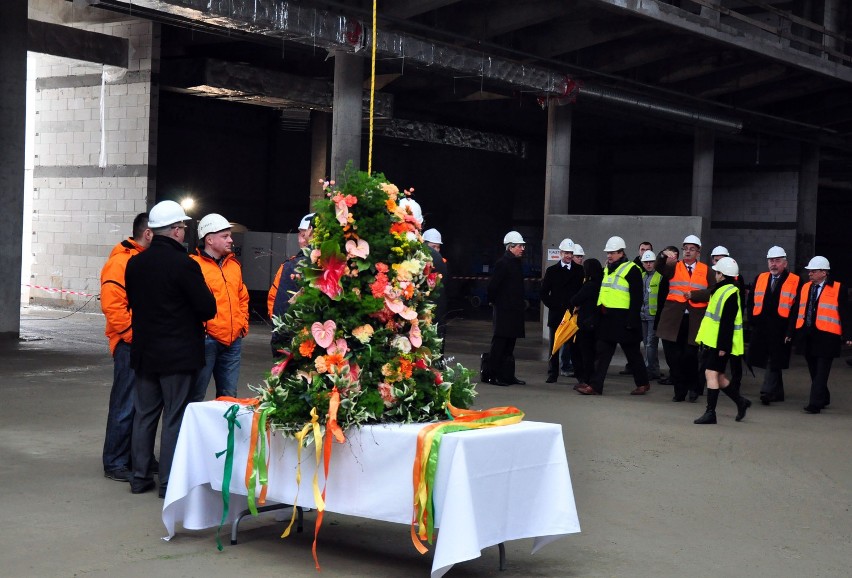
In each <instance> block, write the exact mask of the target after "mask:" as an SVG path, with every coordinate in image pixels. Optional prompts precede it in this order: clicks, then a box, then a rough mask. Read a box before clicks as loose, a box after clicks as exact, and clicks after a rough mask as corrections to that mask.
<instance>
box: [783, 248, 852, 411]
mask: <svg viewBox="0 0 852 578" xmlns="http://www.w3.org/2000/svg"><path fill="white" fill-rule="evenodd" d="M805 269H807V270H808V279H810V280H809V281H808V282H807V283H805V284H804V285H803V286H802V289H801V292H800V293H799V307H798V314H797V315H796V325H795V331H796V338H797V340H798V347H799V349H800V350H801V352H802V353H804V355H805V361H807V362H808V371H809V372H810V375H811V392H810V396H809V397H808V405H806V406H805V407H804V408H803V411H804V412H805V413H809V414H817V413H820V412H821V411H822V410H823V409H825V407H827V406H828V405H829V404H830V403H831V393H830V392H829V391H828V375H829V373H831V364H832V362H833V361H834V358H835V357H840V349H841V346H842V345H843V344H845V345H846V346H847V347H848V346H849V345H852V337H850V335H849V334H850V331H849V317H848V297H847V295H846V287H843V286H842V285H841V284H840V282H838V281H834V280H832V279H830V278H829V271H830V270H831V265H830V264H829V262H828V259H826V258H825V257H821V256H816V257H814V258H813V259H811V260H810V262H809V263H808V264H807V266H806V267H805ZM790 336H791V334H790V333H788V336H787V341H788V342H789V341H790Z"/></svg>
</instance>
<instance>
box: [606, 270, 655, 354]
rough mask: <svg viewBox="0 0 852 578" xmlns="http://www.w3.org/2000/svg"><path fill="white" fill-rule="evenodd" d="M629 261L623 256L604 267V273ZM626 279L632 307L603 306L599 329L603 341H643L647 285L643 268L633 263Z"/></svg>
mask: <svg viewBox="0 0 852 578" xmlns="http://www.w3.org/2000/svg"><path fill="white" fill-rule="evenodd" d="M627 262H628V260H627V257H622V258H621V259H619V260H618V261H616V262H615V263H613V264H612V265H607V266H606V267H604V275H606V273H607V272H608V271H614V270H615V269H617V268H618V267H619V266H620V265H621V264H622V263H627ZM624 279H625V280H626V281H627V286H628V287H629V289H630V308H629V309H612V308H608V309H604V308H601V310H600V320H599V323H598V330H597V338H598V339H600V340H601V341H609V342H613V343H634V342H638V341H642V320H641V318H640V316H639V314H640V312H641V311H642V303H643V302H644V301H645V286H644V285H643V283H642V270H641V268H640V267H638V266H636V265H635V264H631V267H630V268H629V269H628V271H627V274H626V275H625V276H624Z"/></svg>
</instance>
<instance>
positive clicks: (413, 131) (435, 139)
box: [375, 118, 527, 158]
mask: <svg viewBox="0 0 852 578" xmlns="http://www.w3.org/2000/svg"><path fill="white" fill-rule="evenodd" d="M375 133H376V135H377V136H383V137H387V138H394V139H401V140H411V141H417V142H427V143H433V144H440V145H446V146H454V147H461V148H470V149H477V150H483V151H489V152H495V153H502V154H507V155H513V156H518V157H521V158H525V157H526V154H527V143H526V142H524V141H522V140H519V139H516V138H513V137H510V136H506V135H501V134H496V133H490V132H483V131H478V130H470V129H465V128H459V127H455V126H447V125H441V124H435V123H431V122H418V121H415V120H404V119H398V118H395V119H391V120H386V121H384V122H382V123H381V124H379V125H376V127H375Z"/></svg>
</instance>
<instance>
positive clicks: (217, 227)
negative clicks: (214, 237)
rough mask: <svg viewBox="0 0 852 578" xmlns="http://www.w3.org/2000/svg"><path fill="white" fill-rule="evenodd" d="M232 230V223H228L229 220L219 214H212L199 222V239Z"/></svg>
mask: <svg viewBox="0 0 852 578" xmlns="http://www.w3.org/2000/svg"><path fill="white" fill-rule="evenodd" d="M230 228H231V223H229V222H228V219H226V218H225V217H223V216H222V215H219V214H218V213H210V214H209V215H205V216H204V218H203V219H201V220H200V221H198V238H199V239H203V238H204V237H205V236H207V235H209V234H210V233H218V232H219V231H224V230H225V229H230Z"/></svg>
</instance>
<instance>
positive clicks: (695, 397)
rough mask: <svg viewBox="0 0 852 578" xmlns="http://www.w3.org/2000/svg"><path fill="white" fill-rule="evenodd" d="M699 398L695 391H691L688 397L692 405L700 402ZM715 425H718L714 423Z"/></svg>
mask: <svg viewBox="0 0 852 578" xmlns="http://www.w3.org/2000/svg"><path fill="white" fill-rule="evenodd" d="M698 397H699V394H697V393H695V392H694V391H690V392H689V395H688V396H687V399H688V400H689V402H690V403H695V402H696V401H698ZM713 423H716V422H713Z"/></svg>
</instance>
